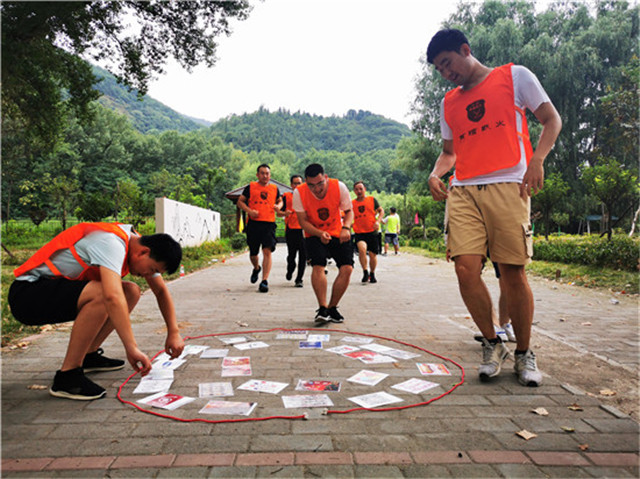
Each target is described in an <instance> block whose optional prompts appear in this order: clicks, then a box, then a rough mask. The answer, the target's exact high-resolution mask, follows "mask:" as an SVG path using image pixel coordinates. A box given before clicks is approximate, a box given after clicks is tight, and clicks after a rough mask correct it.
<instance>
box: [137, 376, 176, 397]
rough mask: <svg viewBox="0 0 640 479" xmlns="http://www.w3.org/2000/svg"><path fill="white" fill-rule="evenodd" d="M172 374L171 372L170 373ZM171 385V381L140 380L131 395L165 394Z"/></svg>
mask: <svg viewBox="0 0 640 479" xmlns="http://www.w3.org/2000/svg"><path fill="white" fill-rule="evenodd" d="M171 372H173V371H171ZM172 384H173V379H147V378H146V377H144V378H142V379H141V380H140V383H139V384H138V386H137V387H136V388H135V389H134V390H133V394H151V393H159V392H165V393H166V392H167V391H169V389H170V388H171V385H172Z"/></svg>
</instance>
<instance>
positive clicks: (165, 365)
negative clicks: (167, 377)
mask: <svg viewBox="0 0 640 479" xmlns="http://www.w3.org/2000/svg"><path fill="white" fill-rule="evenodd" d="M186 362H187V360H186V359H180V358H176V359H168V360H167V361H163V362H160V361H155V362H154V363H153V364H152V369H153V368H158V369H171V370H175V369H177V368H179V367H180V366H182V365H183V364H184V363H186Z"/></svg>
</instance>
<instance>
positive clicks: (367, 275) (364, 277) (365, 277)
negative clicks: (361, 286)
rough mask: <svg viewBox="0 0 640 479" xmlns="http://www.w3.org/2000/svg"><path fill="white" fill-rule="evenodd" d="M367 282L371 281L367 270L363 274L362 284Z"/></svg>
mask: <svg viewBox="0 0 640 479" xmlns="http://www.w3.org/2000/svg"><path fill="white" fill-rule="evenodd" d="M367 281H369V271H367V270H366V269H365V270H364V272H363V274H362V282H363V283H366V282H367Z"/></svg>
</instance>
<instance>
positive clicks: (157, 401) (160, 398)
mask: <svg viewBox="0 0 640 479" xmlns="http://www.w3.org/2000/svg"><path fill="white" fill-rule="evenodd" d="M195 400H196V398H192V397H188V396H180V395H179V394H173V393H167V392H159V393H157V394H152V395H151V396H147V397H146V398H142V399H140V400H138V402H139V403H140V404H147V405H148V406H153V407H158V408H162V409H168V410H170V411H173V410H174V409H178V408H179V407H181V406H184V405H185V404H189V403H190V402H192V401H195Z"/></svg>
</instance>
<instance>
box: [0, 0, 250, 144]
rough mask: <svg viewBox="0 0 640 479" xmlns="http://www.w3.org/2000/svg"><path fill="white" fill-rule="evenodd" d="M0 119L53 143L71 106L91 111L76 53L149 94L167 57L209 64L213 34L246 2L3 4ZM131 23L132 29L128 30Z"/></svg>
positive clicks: (84, 68)
mask: <svg viewBox="0 0 640 479" xmlns="http://www.w3.org/2000/svg"><path fill="white" fill-rule="evenodd" d="M0 9H1V13H2V119H3V123H4V122H5V121H6V119H7V117H8V116H11V117H12V118H14V119H17V120H19V121H21V122H23V123H24V124H25V125H26V133H27V134H29V135H32V136H36V137H39V138H42V139H43V140H44V141H45V142H46V143H47V144H49V145H50V146H52V145H53V144H54V143H55V142H56V141H57V135H58V134H59V132H60V131H61V129H62V126H63V125H64V120H65V115H66V112H67V111H68V110H73V111H75V112H76V114H78V115H79V116H80V117H86V116H87V115H88V114H89V111H88V109H87V107H88V105H89V103H90V102H91V101H92V100H94V99H96V98H97V97H98V93H97V92H96V91H95V90H94V89H93V84H94V83H95V77H94V75H93V73H92V71H91V67H90V65H89V64H88V63H86V62H85V61H84V60H82V59H81V58H80V56H84V57H85V58H88V59H91V60H94V61H100V60H105V61H108V62H110V63H111V65H110V67H112V69H113V70H114V73H115V74H116V77H117V78H118V79H119V80H121V81H123V82H124V83H125V84H127V85H128V86H130V87H132V88H135V89H137V90H138V92H139V94H140V95H144V94H145V93H146V91H147V86H148V83H149V81H150V80H151V79H152V78H153V76H154V75H156V74H158V73H162V72H163V65H164V64H165V63H166V61H167V59H168V58H169V56H172V57H174V58H175V59H176V60H177V61H178V63H179V64H180V65H182V66H183V67H184V68H186V69H187V70H190V69H191V68H192V67H194V66H196V65H198V64H200V63H203V62H204V63H205V64H206V65H207V66H213V65H214V63H215V61H216V57H215V53H216V46H217V45H216V38H217V37H218V36H220V35H222V34H225V35H228V34H229V33H230V31H231V29H230V26H229V19H231V18H237V19H240V20H243V19H245V18H246V17H247V15H248V13H249V11H250V7H249V4H248V2H247V1H246V0H233V1H225V2H220V1H207V0H194V1H188V2H187V1H179V2H137V1H129V0H127V1H92V2H86V1H85V2H69V1H68V2H18V1H15V2H2V5H1V6H0ZM130 22H133V23H134V25H133V26H134V28H128V24H129V23H130Z"/></svg>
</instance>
